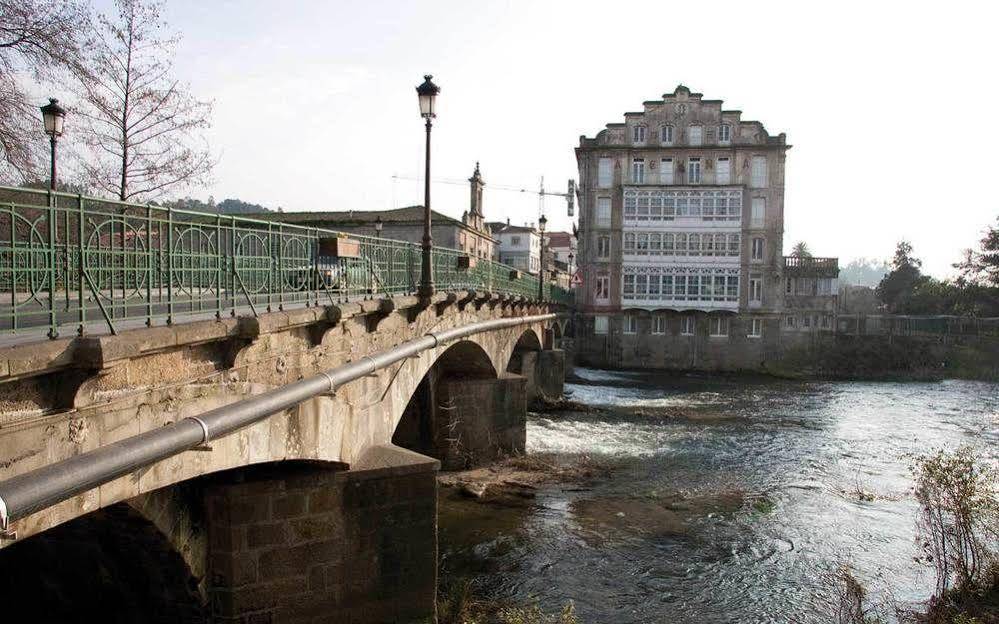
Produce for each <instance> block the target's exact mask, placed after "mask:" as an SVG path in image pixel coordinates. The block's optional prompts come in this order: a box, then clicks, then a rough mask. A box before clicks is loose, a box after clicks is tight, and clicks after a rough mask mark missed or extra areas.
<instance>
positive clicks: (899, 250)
mask: <svg viewBox="0 0 999 624" xmlns="http://www.w3.org/2000/svg"><path fill="white" fill-rule="evenodd" d="M922 266H923V263H922V261H921V260H919V259H918V258H916V257H914V256H913V255H912V245H911V244H910V243H909V242H908V241H904V240H903V241H900V242H899V243H898V246H897V247H896V248H895V257H894V258H892V261H891V271H889V272H888V274H887V275H885V276H884V278H882V280H881V283H880V284H878V288H877V293H878V299H880V300H881V302H882V303H884V304H885V305H886V306H887V307H888V311H889V312H901V311H903V310H904V309H905V304H906V302H907V301H908V300H909V299H910V298H911V297H912V293H913V290H914V289H915V288H916V284H917V283H919V281H920V279H921V278H922V276H923V275H922V272H921V271H920V267H922Z"/></svg>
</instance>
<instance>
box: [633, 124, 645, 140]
mask: <svg viewBox="0 0 999 624" xmlns="http://www.w3.org/2000/svg"><path fill="white" fill-rule="evenodd" d="M631 138H632V142H633V143H645V126H635V127H634V128H633V130H632V135H631Z"/></svg>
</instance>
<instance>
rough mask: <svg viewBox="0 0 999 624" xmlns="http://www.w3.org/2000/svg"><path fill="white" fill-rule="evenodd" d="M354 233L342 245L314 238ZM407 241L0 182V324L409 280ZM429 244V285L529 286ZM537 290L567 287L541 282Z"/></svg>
mask: <svg viewBox="0 0 999 624" xmlns="http://www.w3.org/2000/svg"><path fill="white" fill-rule="evenodd" d="M338 236H339V237H345V238H349V239H350V240H353V241H357V242H358V244H359V247H360V250H359V253H358V254H356V256H352V257H343V256H340V257H333V256H322V255H320V253H319V251H320V240H321V239H327V238H333V237H338ZM420 254H421V249H420V246H419V245H416V244H413V243H408V242H403V241H396V240H389V239H382V238H370V237H364V236H356V235H353V234H351V235H347V234H343V233H337V232H334V231H331V230H323V229H319V228H310V227H301V226H295V225H289V224H283V223H279V222H275V221H261V220H255V219H248V218H243V217H237V216H226V215H215V214H206V213H200V212H191V211H183V210H173V209H170V208H163V207H158V206H152V205H145V204H133V203H126V202H117V201H110V200H105V199H97V198H92V197H85V196H82V195H71V194H65V193H49V192H46V191H36V190H31V189H21V188H9V187H0V330H7V331H9V332H11V333H15V334H16V333H22V332H24V331H26V330H28V329H36V330H37V329H38V328H47V329H48V333H49V336H50V337H53V338H54V337H56V336H58V335H59V332H60V331H65V330H66V329H67V327H69V328H75V330H76V331H77V332H78V333H80V334H83V333H85V332H86V331H87V330H88V329H104V328H105V327H106V328H107V329H108V330H110V331H111V332H112V333H116V332H117V331H118V330H119V329H120V328H122V327H124V326H126V325H127V324H129V323H132V324H137V323H138V324H141V323H139V322H140V321H144V322H145V324H146V325H153V324H156V323H157V322H163V323H167V324H170V323H173V322H174V321H175V320H177V319H178V317H181V316H187V317H197V316H199V315H205V316H209V317H210V316H212V315H214V316H215V317H216V318H221V317H222V316H224V315H227V314H228V315H232V316H235V315H236V314H237V312H242V311H248V312H252V313H253V314H255V315H256V314H259V313H261V312H264V311H268V312H269V311H273V310H281V309H284V308H285V307H287V306H318V305H329V304H336V303H341V302H345V301H353V300H357V299H368V298H376V297H383V296H391V295H401V294H411V293H415V292H416V288H417V286H418V284H419V279H420ZM463 256H464V254H462V252H460V251H457V250H453V249H444V248H435V249H434V250H433V265H434V280H435V284H436V287H437V289H438V290H440V291H457V290H468V289H474V290H482V291H489V292H497V293H504V294H517V295H523V296H525V297H527V298H530V299H534V298H536V297H537V292H538V282H537V278H536V277H535V276H532V275H519V274H517V273H516V271H514V270H513V269H512V268H511V267H508V266H505V265H502V264H499V263H498V262H493V261H491V260H484V259H477V260H472V261H471V262H468V261H466V260H464V259H463ZM545 296H546V299H547V300H549V301H555V302H558V303H566V304H568V303H570V300H571V298H570V294H569V292H568V291H565V290H564V289H561V288H558V287H557V286H554V285H550V284H546V286H545Z"/></svg>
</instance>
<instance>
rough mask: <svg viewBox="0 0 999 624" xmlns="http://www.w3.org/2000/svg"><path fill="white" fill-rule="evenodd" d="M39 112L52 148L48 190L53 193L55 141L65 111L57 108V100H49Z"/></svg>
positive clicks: (59, 133) (54, 186)
mask: <svg viewBox="0 0 999 624" xmlns="http://www.w3.org/2000/svg"><path fill="white" fill-rule="evenodd" d="M41 110H42V120H43V121H44V122H45V134H47V135H49V143H50V144H51V146H52V155H51V164H52V169H51V171H50V175H49V188H50V189H52V190H53V191H54V190H55V189H56V141H58V140H59V137H60V136H62V124H63V121H65V119H66V109H64V108H63V107H62V106H59V100H57V99H55V98H49V103H48V104H46V105H45V106H42V107H41Z"/></svg>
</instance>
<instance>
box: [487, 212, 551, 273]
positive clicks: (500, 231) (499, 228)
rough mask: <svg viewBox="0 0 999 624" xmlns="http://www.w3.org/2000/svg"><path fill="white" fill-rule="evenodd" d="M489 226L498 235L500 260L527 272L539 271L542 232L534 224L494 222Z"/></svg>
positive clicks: (494, 234) (495, 235)
mask: <svg viewBox="0 0 999 624" xmlns="http://www.w3.org/2000/svg"><path fill="white" fill-rule="evenodd" d="M489 227H490V229H491V231H492V233H493V236H494V237H496V240H497V242H498V249H499V261H500V262H502V263H503V264H508V265H510V266H512V267H513V268H515V269H520V270H521V271H524V272H526V273H537V272H538V269H539V268H540V267H541V234H540V233H539V232H538V230H537V229H536V228H535V227H534V226H533V224H532V225H529V226H528V225H511V224H510V222H509V220H508V221H507V222H506V223H502V222H493V223H490V224H489Z"/></svg>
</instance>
